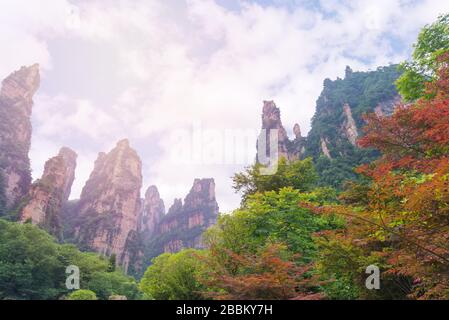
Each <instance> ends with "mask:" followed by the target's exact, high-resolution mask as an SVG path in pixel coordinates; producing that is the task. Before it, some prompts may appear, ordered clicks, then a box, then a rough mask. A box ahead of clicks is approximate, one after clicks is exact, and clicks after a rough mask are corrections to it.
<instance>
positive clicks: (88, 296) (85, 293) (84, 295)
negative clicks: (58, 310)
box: [67, 290, 98, 300]
mask: <svg viewBox="0 0 449 320" xmlns="http://www.w3.org/2000/svg"><path fill="white" fill-rule="evenodd" d="M67 300H98V299H97V296H96V294H95V292H93V291H90V290H76V291H73V292H72V293H71V294H70V295H69V296H68V297H67Z"/></svg>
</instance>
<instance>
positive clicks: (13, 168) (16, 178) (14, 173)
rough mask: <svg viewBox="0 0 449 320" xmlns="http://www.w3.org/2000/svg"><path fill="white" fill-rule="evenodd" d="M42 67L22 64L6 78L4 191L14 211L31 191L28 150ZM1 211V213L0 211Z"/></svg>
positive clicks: (0, 125) (1, 107)
mask: <svg viewBox="0 0 449 320" xmlns="http://www.w3.org/2000/svg"><path fill="white" fill-rule="evenodd" d="M39 84H40V76H39V66H38V65H37V64H36V65H33V66H31V67H22V68H21V69H20V70H19V71H16V72H14V73H13V74H11V75H10V76H9V77H8V78H6V79H5V80H3V82H2V88H1V90H0V150H1V153H0V175H1V178H0V180H1V181H2V183H1V185H0V187H1V190H0V193H1V195H3V198H4V199H5V203H4V204H3V205H4V207H5V208H4V209H6V210H10V209H12V208H14V207H15V206H17V205H18V203H19V201H20V200H21V199H22V198H23V197H24V196H25V195H26V194H27V193H28V190H29V187H30V184H31V173H30V160H29V158H28V152H29V149H30V144H31V120H30V117H31V109H32V106H33V96H34V94H35V93H36V91H37V89H38V88H39ZM0 214H1V212H0Z"/></svg>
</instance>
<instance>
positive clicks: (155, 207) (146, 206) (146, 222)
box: [141, 186, 165, 239]
mask: <svg viewBox="0 0 449 320" xmlns="http://www.w3.org/2000/svg"><path fill="white" fill-rule="evenodd" d="M164 215H165V205H164V201H163V200H162V199H161V197H160V195H159V191H158V189H157V187H156V186H151V187H149V188H148V189H147V192H146V193H145V199H144V201H143V208H142V227H141V232H142V234H143V235H144V238H145V239H148V238H149V237H151V236H152V235H153V234H154V232H155V230H156V227H157V225H158V224H159V222H160V221H161V220H162V218H163V217H164Z"/></svg>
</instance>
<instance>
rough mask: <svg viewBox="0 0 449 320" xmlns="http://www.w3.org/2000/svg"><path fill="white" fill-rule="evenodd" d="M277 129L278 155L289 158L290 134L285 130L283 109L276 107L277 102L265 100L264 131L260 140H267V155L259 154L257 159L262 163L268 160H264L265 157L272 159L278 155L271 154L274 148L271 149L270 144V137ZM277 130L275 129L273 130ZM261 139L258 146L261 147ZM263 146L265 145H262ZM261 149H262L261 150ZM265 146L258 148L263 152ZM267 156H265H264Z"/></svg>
mask: <svg viewBox="0 0 449 320" xmlns="http://www.w3.org/2000/svg"><path fill="white" fill-rule="evenodd" d="M272 130H276V131H277V139H278V141H277V145H278V150H277V152H278V153H277V157H278V158H280V157H285V158H288V150H287V146H288V143H289V141H288V136H287V132H286V131H285V129H284V127H283V125H282V121H281V111H280V110H279V108H277V107H276V104H275V103H274V101H264V102H263V109H262V132H261V134H260V138H259V141H260V142H262V143H263V142H265V155H264V154H259V153H258V154H257V161H258V162H261V163H265V162H266V161H263V159H271V158H273V157H275V156H276V155H274V154H271V152H272V151H273V152H274V150H271V146H270V137H271V131H272ZM273 132H275V131H273ZM259 141H258V144H257V145H258V147H259ZM262 147H263V146H262ZM259 149H261V150H259ZM263 151H264V150H263V148H258V152H263ZM264 156H265V157H264Z"/></svg>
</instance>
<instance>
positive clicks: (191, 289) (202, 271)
mask: <svg viewBox="0 0 449 320" xmlns="http://www.w3.org/2000/svg"><path fill="white" fill-rule="evenodd" d="M204 255H205V252H202V251H199V250H193V249H187V250H183V251H180V252H178V253H174V254H172V253H164V254H162V255H160V256H158V257H156V258H154V259H153V261H152V265H151V266H150V267H148V269H147V271H146V272H145V275H144V276H143V278H142V280H141V282H140V290H141V291H142V292H143V293H144V295H145V298H146V299H155V300H201V299H204V298H205V297H204V296H203V292H204V291H205V290H206V287H205V286H204V285H203V283H202V279H203V278H204V277H206V266H205V264H204V262H203V261H202V259H201V258H200V257H201V256H204Z"/></svg>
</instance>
